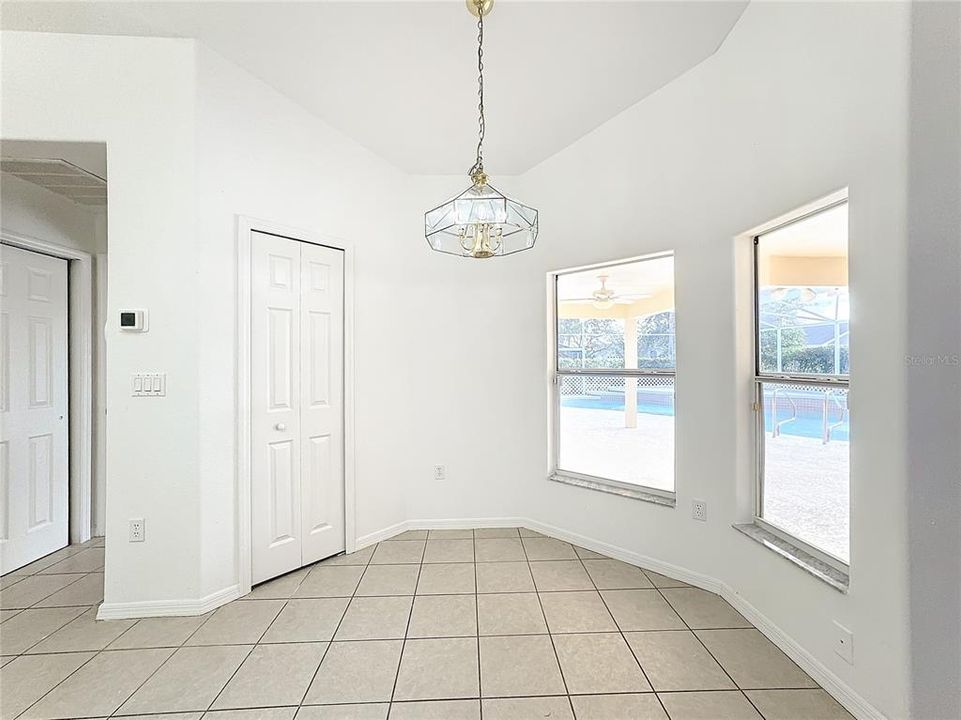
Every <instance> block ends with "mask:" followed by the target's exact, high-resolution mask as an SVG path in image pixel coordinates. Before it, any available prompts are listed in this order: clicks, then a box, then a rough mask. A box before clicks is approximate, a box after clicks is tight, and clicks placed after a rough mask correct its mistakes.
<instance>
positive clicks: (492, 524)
mask: <svg viewBox="0 0 961 720" xmlns="http://www.w3.org/2000/svg"><path fill="white" fill-rule="evenodd" d="M525 523H530V520H527V519H526V518H517V517H508V518H504V517H500V518H498V517H493V518H490V517H488V518H466V519H465V518H439V519H433V520H405V521H404V522H399V523H396V524H394V525H390V526H389V527H385V528H384V529H383V530H378V531H376V532H372V533H368V534H367V535H361V536H360V537H358V538H357V539H356V540H355V541H354V544H355V548H356V549H357V550H361V549H363V548H365V547H367V546H368V545H373V544H374V543H378V542H382V541H384V540H387V539H389V538H392V537H394V536H395V535H400V534H401V533H402V532H405V531H406V530H466V529H469V528H497V527H519V526H521V525H524V524H525ZM531 529H533V528H531Z"/></svg>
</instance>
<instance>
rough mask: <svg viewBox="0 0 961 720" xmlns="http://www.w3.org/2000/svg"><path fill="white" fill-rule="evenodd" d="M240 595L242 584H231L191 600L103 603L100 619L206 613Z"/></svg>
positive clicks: (98, 612)
mask: <svg viewBox="0 0 961 720" xmlns="http://www.w3.org/2000/svg"><path fill="white" fill-rule="evenodd" d="M239 597H240V586H239V585H231V586H230V587H226V588H224V589H223V590H218V591H217V592H214V593H211V594H210V595H207V596H205V597H202V598H198V599H191V600H147V601H144V602H131V603H102V604H101V605H100V608H99V609H98V610H97V619H98V620H128V619H131V618H147V617H182V616H190V615H204V614H205V613H209V612H210V611H211V610H216V609H217V608H218V607H220V606H221V605H226V604H227V603H229V602H230V601H231V600H236V599H237V598H239Z"/></svg>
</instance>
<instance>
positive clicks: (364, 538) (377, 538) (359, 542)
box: [354, 521, 409, 552]
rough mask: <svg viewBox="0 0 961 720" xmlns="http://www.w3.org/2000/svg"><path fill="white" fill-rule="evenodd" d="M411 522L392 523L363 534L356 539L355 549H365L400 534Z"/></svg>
mask: <svg viewBox="0 0 961 720" xmlns="http://www.w3.org/2000/svg"><path fill="white" fill-rule="evenodd" d="M408 525H409V523H407V522H406V521H405V522H399V523H397V524H396V525H390V526H388V527H385V528H384V529H383V530H378V531H376V532H372V533H368V534H367V535H361V536H360V537H358V538H357V539H356V540H354V551H355V552H356V551H357V550H363V549H364V548H365V547H367V546H368V545H373V544H374V543H379V542H381V541H382V540H387V539H388V538H392V537H394V535H400V534H401V533H402V532H404V531H405V530H407V528H408Z"/></svg>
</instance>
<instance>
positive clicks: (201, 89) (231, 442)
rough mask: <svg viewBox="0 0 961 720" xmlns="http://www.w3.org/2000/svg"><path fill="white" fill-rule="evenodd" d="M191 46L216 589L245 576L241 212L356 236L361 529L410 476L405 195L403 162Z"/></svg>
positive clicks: (205, 510) (389, 520)
mask: <svg viewBox="0 0 961 720" xmlns="http://www.w3.org/2000/svg"><path fill="white" fill-rule="evenodd" d="M196 58H197V96H196V97H197V129H196V132H197V136H196V137H197V141H196V147H197V181H198V185H197V190H198V196H199V197H200V198H202V201H201V202H200V203H199V204H198V238H200V239H202V241H201V242H200V243H199V244H198V247H197V253H196V254H195V258H196V260H197V273H198V277H199V281H200V285H199V296H198V306H199V307H202V308H203V313H202V314H201V318H200V338H201V341H200V380H201V386H202V387H203V393H204V402H203V403H202V404H201V406H200V408H199V410H200V432H201V436H202V437H203V438H204V443H203V445H202V448H201V457H200V462H201V470H200V472H201V476H202V477H203V490H202V492H203V495H202V513H201V517H202V522H203V551H204V564H203V568H204V570H203V583H204V588H205V592H214V591H216V590H218V589H221V588H223V587H226V586H228V585H230V584H231V583H236V581H237V575H236V560H235V537H236V523H235V518H236V515H235V513H236V510H235V507H236V505H235V482H236V481H235V476H234V471H235V458H236V445H235V435H234V434H235V428H236V423H235V417H236V403H235V389H236V375H235V358H236V347H237V339H236V324H235V322H234V317H235V312H236V310H235V308H236V257H237V220H236V217H237V215H246V216H250V217H255V218H259V219H263V220H267V221H271V222H275V223H279V224H282V225H287V226H291V227H295V228H302V229H305V230H308V231H311V232H316V233H321V234H324V235H327V236H333V237H338V238H342V239H346V240H347V241H349V242H351V243H353V245H354V246H355V252H356V258H355V262H356V288H355V298H356V306H355V318H356V328H355V337H356V342H355V354H356V360H355V366H356V367H355V370H356V383H355V386H356V405H357V411H356V423H355V432H356V445H357V450H356V454H357V458H358V462H357V469H356V478H355V482H356V503H357V507H356V520H357V532H358V534H360V535H364V534H367V533H370V532H372V531H374V530H379V529H381V528H383V527H386V526H389V525H393V524H396V523H398V522H401V521H402V520H404V519H405V517H406V513H405V511H406V508H405V496H404V487H403V483H402V482H396V481H394V482H392V481H391V480H390V478H391V477H392V476H395V475H396V474H397V473H396V469H395V467H394V464H393V460H392V458H393V456H394V455H395V452H394V451H395V449H396V448H394V447H392V445H393V440H392V438H391V435H392V432H391V429H392V428H391V423H390V417H391V415H392V414H393V413H395V412H396V410H397V406H398V405H402V403H403V399H402V398H400V399H398V398H397V395H398V391H399V389H400V388H401V387H402V385H403V383H400V382H398V378H397V377H391V373H390V372H389V371H388V370H389V368H388V367H387V365H386V364H385V362H384V358H385V357H386V356H387V352H386V351H385V350H382V348H387V347H394V348H403V347H405V342H406V341H405V340H404V338H403V337H402V336H398V331H399V330H400V327H399V326H401V325H402V324H403V323H404V322H405V317H404V308H403V304H402V302H397V298H395V297H393V294H394V292H395V291H396V290H397V289H399V287H400V286H401V277H400V276H398V275H397V274H396V273H395V272H394V266H395V260H396V258H395V257H394V256H393V253H392V251H391V248H392V245H393V244H394V242H395V241H396V231H397V223H398V222H399V223H401V224H402V226H403V225H405V224H406V223H405V220H406V218H404V217H403V214H404V213H405V212H406V209H407V203H405V202H404V199H405V187H406V177H405V176H404V175H403V174H402V173H400V172H399V171H398V170H396V169H394V168H393V167H391V166H390V165H388V164H387V163H385V162H384V161H383V160H380V159H379V158H377V157H376V156H374V155H373V154H371V153H370V152H369V151H367V150H364V149H362V148H361V147H360V146H358V145H357V144H356V143H354V142H352V141H350V140H348V139H347V138H346V137H344V136H343V135H341V134H340V133H338V132H336V131H334V130H332V129H331V128H330V127H329V126H327V125H325V124H324V123H322V122H321V121H319V120H318V119H317V118H316V117H315V116H313V115H311V114H309V113H308V112H307V111H305V110H304V109H302V108H301V107H299V106H298V105H296V104H294V103H292V102H291V101H290V100H289V99H287V98H286V97H284V96H283V95H281V94H279V93H278V92H276V91H274V90H272V89H271V88H269V87H268V86H266V85H265V84H263V83H262V82H260V81H259V80H256V79H255V78H253V77H252V76H251V75H249V74H248V73H246V72H244V71H242V70H240V69H239V68H238V67H237V66H235V65H233V64H232V63H230V62H228V61H227V60H225V59H223V58H222V57H221V56H219V55H217V54H216V53H214V52H212V51H210V50H208V49H207V48H206V47H204V46H202V45H198V46H197V49H196ZM411 349H413V348H411ZM385 371H387V372H385Z"/></svg>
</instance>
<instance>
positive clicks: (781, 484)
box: [754, 201, 850, 569]
mask: <svg viewBox="0 0 961 720" xmlns="http://www.w3.org/2000/svg"><path fill="white" fill-rule="evenodd" d="M754 253H755V254H754V257H755V263H754V267H755V287H756V302H755V328H756V331H755V392H756V397H755V409H756V410H757V414H758V421H757V437H758V485H757V508H756V516H757V521H758V523H759V524H761V525H762V526H763V527H765V528H766V529H768V530H770V531H772V532H774V533H775V534H777V535H780V536H781V537H782V538H783V539H786V540H788V541H790V542H792V543H794V544H795V545H797V546H799V547H800V548H801V549H802V550H805V551H808V552H813V554H814V555H815V556H816V557H818V558H820V559H821V560H824V561H826V562H828V563H830V564H832V565H834V566H835V567H838V568H841V569H843V568H845V567H846V566H847V564H848V562H849V558H850V552H849V525H850V492H849V487H850V482H849V461H848V458H849V451H850V412H849V407H848V383H849V379H850V369H849V365H848V342H849V337H850V330H849V325H848V320H849V314H850V310H849V296H848V206H847V202H846V201H841V202H839V203H835V204H833V205H830V206H828V207H826V208H822V209H821V210H818V211H816V212H814V213H811V214H808V215H805V216H803V217H801V218H799V219H797V220H795V221H792V222H790V223H788V224H786V225H782V226H780V227H778V228H775V229H773V230H771V231H769V232H765V233H763V234H761V235H758V236H757V237H756V238H755V239H754Z"/></svg>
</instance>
